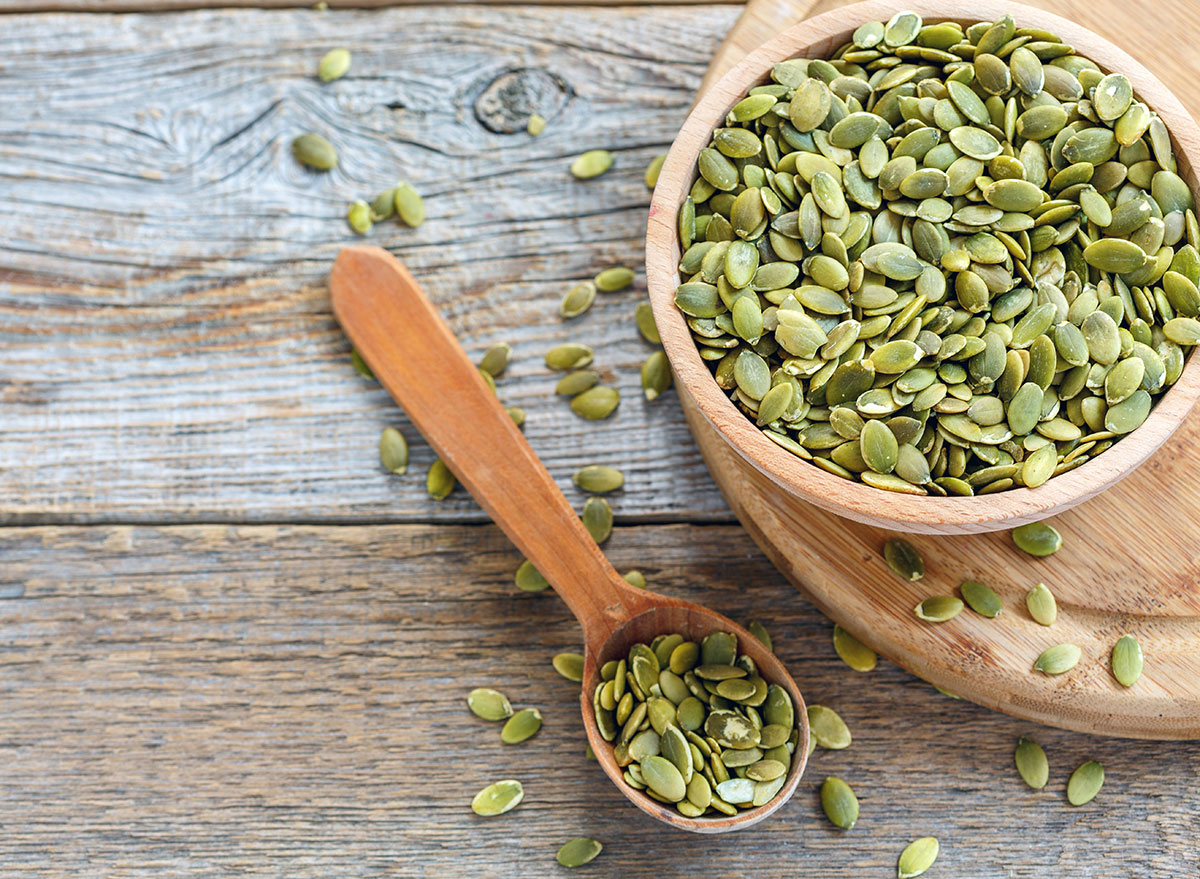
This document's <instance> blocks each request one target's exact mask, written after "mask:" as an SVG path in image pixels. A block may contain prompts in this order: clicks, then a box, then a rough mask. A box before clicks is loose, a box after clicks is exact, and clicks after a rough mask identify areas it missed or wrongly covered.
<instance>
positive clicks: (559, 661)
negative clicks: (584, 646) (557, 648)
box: [551, 653, 583, 683]
mask: <svg viewBox="0 0 1200 879" xmlns="http://www.w3.org/2000/svg"><path fill="white" fill-rule="evenodd" d="M551 662H552V663H553V665H554V670H555V671H556V672H558V673H559V674H560V675H562V676H563V677H564V678H566V679H567V680H568V681H575V682H576V683H579V682H580V681H582V680H583V654H582V653H556V654H555V655H554V659H552V660H551Z"/></svg>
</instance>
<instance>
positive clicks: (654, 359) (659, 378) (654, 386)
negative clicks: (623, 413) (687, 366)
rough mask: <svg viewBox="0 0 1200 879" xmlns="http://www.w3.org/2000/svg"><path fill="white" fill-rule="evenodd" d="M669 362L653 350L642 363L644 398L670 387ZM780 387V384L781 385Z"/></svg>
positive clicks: (654, 398)
mask: <svg viewBox="0 0 1200 879" xmlns="http://www.w3.org/2000/svg"><path fill="white" fill-rule="evenodd" d="M672 381H673V379H672V376H671V364H670V363H669V362H668V361H667V355H666V352H664V351H655V352H654V353H653V354H651V355H650V356H649V357H647V358H646V362H645V363H643V364H642V393H643V394H645V396H646V399H647V400H648V401H649V400H656V399H658V398H659V397H660V396H662V394H663V393H664V392H665V391H666V390H668V389H669V388H670V387H671V384H672ZM781 387H782V386H781Z"/></svg>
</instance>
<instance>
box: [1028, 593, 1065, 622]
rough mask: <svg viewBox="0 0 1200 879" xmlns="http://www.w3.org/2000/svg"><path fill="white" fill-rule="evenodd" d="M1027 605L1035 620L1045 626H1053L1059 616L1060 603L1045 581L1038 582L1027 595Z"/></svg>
mask: <svg viewBox="0 0 1200 879" xmlns="http://www.w3.org/2000/svg"><path fill="white" fill-rule="evenodd" d="M1025 606H1026V607H1027V608H1028V609H1029V615H1030V616H1031V617H1033V620H1034V622H1036V623H1038V624H1039V625H1043V626H1052V625H1054V621H1055V620H1056V619H1057V618H1058V603H1057V602H1056V601H1055V600H1054V593H1052V592H1051V591H1050V590H1049V589H1048V588H1046V584H1045V583H1038V584H1037V585H1036V586H1034V587H1033V588H1032V589H1030V590H1029V592H1028V593H1026V595H1025Z"/></svg>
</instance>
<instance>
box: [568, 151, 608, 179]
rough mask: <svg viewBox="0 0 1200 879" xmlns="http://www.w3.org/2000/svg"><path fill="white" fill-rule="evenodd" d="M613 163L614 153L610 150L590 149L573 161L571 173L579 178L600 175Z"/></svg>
mask: <svg viewBox="0 0 1200 879" xmlns="http://www.w3.org/2000/svg"><path fill="white" fill-rule="evenodd" d="M612 165H613V154H612V153H610V152H609V151H608V150H588V151H587V152H586V153H584V154H583V155H581V156H579V157H578V158H577V159H575V161H573V162H572V163H571V174H572V175H574V176H575V177H576V178H577V179H579V180H590V179H591V178H593V177H599V176H600V175H601V174H603V173H604V172H605V171H607V170H608V169H609V168H611V167H612Z"/></svg>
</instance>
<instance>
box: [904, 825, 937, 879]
mask: <svg viewBox="0 0 1200 879" xmlns="http://www.w3.org/2000/svg"><path fill="white" fill-rule="evenodd" d="M938 848H939V847H938V841H937V837H936V836H923V837H921V838H920V839H914V840H913V841H912V842H910V843H909V844H908V845H907V846H905V847H904V851H902V852H901V853H900V860H899V861H898V862H897V864H896V877H897V879H913V877H915V876H920V875H921V874H922V873H924V872H925V871H926V870H928V869H929V868H930V867H932V866H933V862H934V861H936V860H937V856H938Z"/></svg>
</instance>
